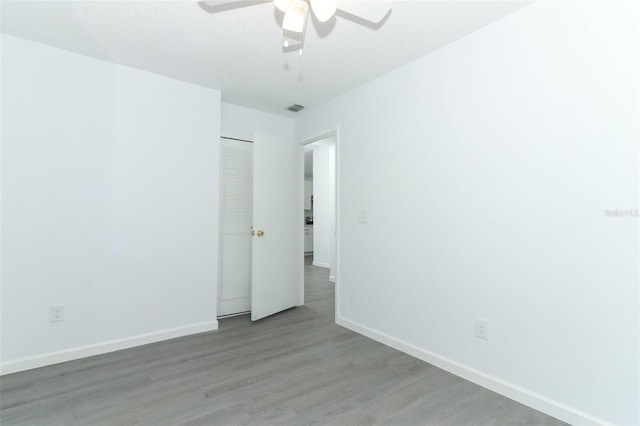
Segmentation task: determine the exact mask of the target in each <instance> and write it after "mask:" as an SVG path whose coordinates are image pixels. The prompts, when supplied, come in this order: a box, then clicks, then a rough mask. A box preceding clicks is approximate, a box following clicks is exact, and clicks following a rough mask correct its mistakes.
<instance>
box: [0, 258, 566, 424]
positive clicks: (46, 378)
mask: <svg viewBox="0 0 640 426" xmlns="http://www.w3.org/2000/svg"><path fill="white" fill-rule="evenodd" d="M307 263H309V262H307ZM305 274H306V278H307V280H306V301H307V304H306V306H303V307H300V308H296V309H292V310H289V311H286V312H283V313H280V314H278V315H275V316H272V317H270V318H267V319H264V320H262V321H260V322H257V323H251V321H250V320H249V319H248V317H246V316H243V317H236V318H229V319H224V320H221V321H220V329H219V330H218V331H217V332H211V333H204V334H199V335H194V336H188V337H183V338H179V339H174V340H170V341H165V342H160V343H154V344H151V345H146V346H141V347H137V348H133V349H127V350H123V351H119V352H114V353H110V354H105V355H100V356H95V357H91V358H86V359H82V360H77V361H71V362H67V363H64V364H58V365H54V366H49V367H44V368H39V369H36V370H31V371H25V372H21V373H16V374H11V375H7V376H4V377H2V379H0V381H1V385H0V386H1V388H0V389H1V394H0V396H1V399H2V401H1V410H0V421H1V423H2V425H3V426H11V425H30V426H32V425H47V426H52V425H240V424H242V425H244V424H247V425H271V424H282V425H321V424H326V425H373V424H389V425H452V426H471V425H561V424H564V423H562V422H560V421H558V420H556V419H554V418H552V417H549V416H546V415H544V414H542V413H540V412H538V411H535V410H532V409H530V408H528V407H525V406H523V405H521V404H519V403H517V402H514V401H511V400H509V399H507V398H504V397H502V396H500V395H498V394H495V393H493V392H491V391H488V390H486V389H484V388H482V387H480V386H477V385H474V384H473V383H470V382H467V381H465V380H463V379H461V378H458V377H456V376H454V375H451V374H449V373H447V372H445V371H443V370H440V369H438V368H436V367H434V366H431V365H429V364H426V363H424V362H422V361H419V360H417V359H415V358H412V357H410V356H408V355H405V354H403V353H401V352H398V351H396V350H394V349H391V348H388V347H386V346H384V345H382V344H379V343H377V342H374V341H372V340H370V339H367V338H365V337H363V336H360V335H358V334H356V333H353V332H351V331H348V330H346V329H344V328H342V327H339V326H337V325H335V324H334V311H333V300H334V291H333V285H332V284H331V283H329V282H328V271H327V270H326V269H324V268H318V267H315V266H311V265H310V264H307V265H306V267H305Z"/></svg>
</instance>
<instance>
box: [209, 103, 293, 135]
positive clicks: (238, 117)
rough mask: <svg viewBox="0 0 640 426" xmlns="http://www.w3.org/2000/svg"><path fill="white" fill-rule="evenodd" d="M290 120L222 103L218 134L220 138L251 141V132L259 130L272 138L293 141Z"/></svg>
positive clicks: (291, 122) (291, 121)
mask: <svg viewBox="0 0 640 426" xmlns="http://www.w3.org/2000/svg"><path fill="white" fill-rule="evenodd" d="M294 124H295V121H294V120H293V119H292V118H289V117H284V116H280V115H275V114H270V113H267V112H263V111H258V110H255V109H251V108H246V107H243V106H239V105H234V104H229V103H226V102H223V103H222V113H221V123H220V127H221V129H220V132H221V134H222V136H227V137H232V138H238V139H245V140H250V141H252V140H253V132H254V131H256V130H259V131H261V132H265V133H268V134H270V135H272V136H276V137H279V138H283V139H286V140H290V141H293V137H294Z"/></svg>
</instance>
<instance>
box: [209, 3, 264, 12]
mask: <svg viewBox="0 0 640 426" xmlns="http://www.w3.org/2000/svg"><path fill="white" fill-rule="evenodd" d="M267 1H270V0H200V6H201V7H202V8H203V9H205V10H207V11H209V12H221V11H223V10H230V9H236V8H239V7H246V6H254V5H256V4H260V3H265V2H267Z"/></svg>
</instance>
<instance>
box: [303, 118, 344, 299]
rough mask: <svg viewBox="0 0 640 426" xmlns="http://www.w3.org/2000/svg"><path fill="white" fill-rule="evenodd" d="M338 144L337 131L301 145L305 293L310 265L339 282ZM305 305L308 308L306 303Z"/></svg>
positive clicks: (332, 280)
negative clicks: (302, 157)
mask: <svg viewBox="0 0 640 426" xmlns="http://www.w3.org/2000/svg"><path fill="white" fill-rule="evenodd" d="M337 142H338V137H337V129H336V130H333V131H330V132H327V133H325V134H323V135H321V136H318V137H314V138H310V139H307V140H305V141H304V142H302V143H301V144H302V145H303V146H304V167H303V169H304V173H303V179H304V183H303V187H304V199H303V211H302V212H301V215H302V221H301V223H302V226H303V227H304V232H303V235H304V243H303V244H302V246H303V247H304V254H303V260H302V267H301V270H302V273H301V275H302V282H301V289H302V290H301V291H303V289H304V284H305V279H307V278H308V277H307V276H306V274H305V273H308V272H309V265H312V266H314V267H319V268H326V270H327V271H328V276H329V281H331V282H332V283H334V284H336V281H337V279H336V278H337V275H338V274H337V270H338V268H337V266H338V265H337V260H338V244H337V237H338V232H337V230H338V220H337V149H338V146H337ZM305 265H306V271H305ZM301 294H304V293H301ZM303 298H304V296H303ZM337 298H338V292H337V291H336V300H337ZM301 303H302V304H304V299H303V300H302V302H301Z"/></svg>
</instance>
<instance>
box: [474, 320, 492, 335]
mask: <svg viewBox="0 0 640 426" xmlns="http://www.w3.org/2000/svg"><path fill="white" fill-rule="evenodd" d="M476 337H477V338H479V339H484V340H489V320H486V319H482V318H476Z"/></svg>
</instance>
